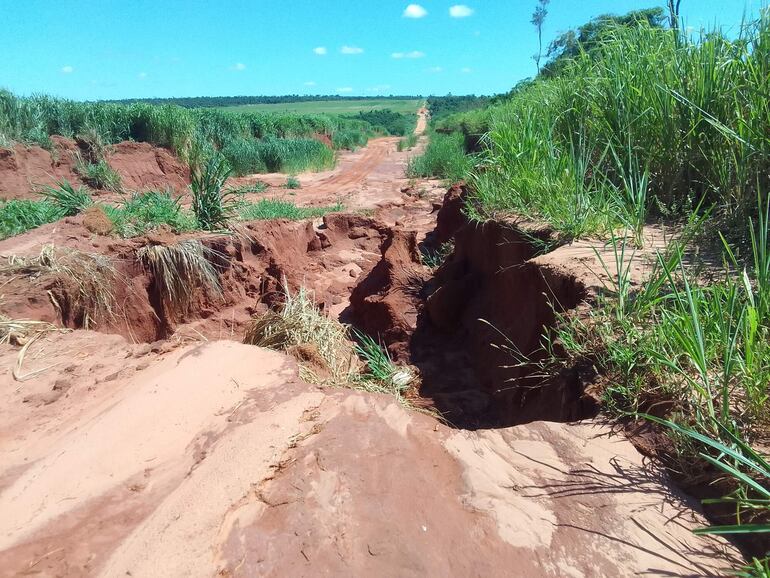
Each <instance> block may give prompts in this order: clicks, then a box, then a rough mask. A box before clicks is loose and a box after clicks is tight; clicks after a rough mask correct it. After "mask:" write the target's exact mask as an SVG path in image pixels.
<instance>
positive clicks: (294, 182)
mask: <svg viewBox="0 0 770 578" xmlns="http://www.w3.org/2000/svg"><path fill="white" fill-rule="evenodd" d="M284 188H286V189H300V188H302V183H300V182H299V179H298V178H297V177H289V178H287V179H286V184H285V185H284Z"/></svg>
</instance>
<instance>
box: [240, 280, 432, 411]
mask: <svg viewBox="0 0 770 578" xmlns="http://www.w3.org/2000/svg"><path fill="white" fill-rule="evenodd" d="M284 293H285V295H286V301H285V303H284V304H283V306H282V307H281V308H280V309H279V310H278V311H268V312H267V313H264V314H262V315H259V316H257V317H255V318H254V319H253V320H252V321H251V323H250V324H249V326H248V327H247V328H246V334H245V337H244V339H243V342H244V343H248V344H250V345H256V346H258V347H266V348H268V349H276V350H278V351H284V352H286V353H288V354H290V355H292V356H294V357H295V358H296V359H297V360H298V361H299V364H300V377H301V378H302V379H304V380H305V381H308V382H310V383H320V384H323V385H334V386H340V387H348V388H351V389H356V390H359V391H366V392H369V393H383V394H388V395H392V396H394V397H395V398H396V399H397V400H398V401H399V402H400V403H402V404H404V405H406V406H408V407H411V408H412V409H417V408H415V407H414V406H413V405H412V404H411V403H410V401H409V400H408V399H407V398H406V397H405V394H406V392H407V390H408V389H409V388H410V387H411V386H412V385H413V384H414V382H415V380H416V376H415V375H414V373H413V372H412V370H411V369H410V368H409V367H404V366H401V365H398V364H396V363H394V362H393V361H392V360H391V358H390V356H389V355H388V353H387V351H386V350H385V349H384V348H382V346H381V345H380V344H379V343H377V342H376V341H374V340H373V339H372V338H370V337H367V336H364V335H363V334H360V333H358V332H355V333H356V336H355V337H356V340H357V341H358V342H359V343H357V344H356V343H355V342H354V339H353V336H352V335H351V332H350V329H349V328H348V327H347V326H345V325H343V324H342V323H340V322H339V321H337V320H336V319H333V318H330V317H327V316H326V315H324V314H323V312H321V310H320V309H319V308H318V307H317V306H316V305H315V303H314V301H313V299H312V293H311V292H309V291H307V290H306V289H304V288H300V289H299V290H298V291H297V292H296V293H294V294H292V292H291V291H290V290H289V288H288V286H287V285H286V282H285V280H284ZM317 357H320V358H321V360H322V362H321V363H319V360H318V359H317ZM319 369H320V370H321V371H319Z"/></svg>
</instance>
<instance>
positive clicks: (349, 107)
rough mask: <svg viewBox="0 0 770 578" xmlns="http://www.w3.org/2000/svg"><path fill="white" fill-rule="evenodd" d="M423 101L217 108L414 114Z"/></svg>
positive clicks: (238, 110)
mask: <svg viewBox="0 0 770 578" xmlns="http://www.w3.org/2000/svg"><path fill="white" fill-rule="evenodd" d="M424 102H425V101H424V100H387V99H369V100H352V99H346V100H325V101H307V102H287V103H281V104H244V105H239V106H222V107H217V108H218V109H219V110H226V111H230V112H295V113H299V114H321V113H325V114H358V113H359V112H367V111H370V110H384V109H390V110H392V111H394V112H401V113H404V114H416V113H417V110H418V109H419V108H420V106H422V104H423V103H424Z"/></svg>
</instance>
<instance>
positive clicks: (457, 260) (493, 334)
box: [351, 186, 597, 428]
mask: <svg viewBox="0 0 770 578" xmlns="http://www.w3.org/2000/svg"><path fill="white" fill-rule="evenodd" d="M462 194H463V189H462V188H461V187H459V186H456V187H453V188H452V189H450V191H449V192H448V193H447V195H446V198H445V200H444V203H443V205H442V208H441V210H440V211H439V214H438V218H437V227H436V229H435V230H434V231H433V232H432V233H431V234H430V235H428V237H427V238H426V240H425V241H424V243H423V245H424V246H425V247H426V248H427V250H431V249H433V250H435V249H437V248H438V247H440V246H441V245H442V244H444V243H447V242H453V243H454V250H453V251H452V252H451V253H450V254H449V256H448V257H447V258H446V260H445V261H444V263H443V264H442V265H441V266H440V267H439V268H438V269H437V271H436V272H435V275H433V276H432V278H431V277H429V276H427V275H426V274H425V271H424V269H421V267H420V261H419V253H418V246H417V238H416V236H415V235H414V233H412V232H408V231H395V232H392V233H391V234H390V236H389V237H388V238H387V239H386V241H385V242H384V243H383V258H382V260H381V261H380V263H379V264H378V265H377V266H376V267H375V268H374V269H373V270H372V272H371V273H370V274H369V276H368V277H367V278H366V279H364V281H363V282H362V283H360V284H359V285H358V286H357V287H356V288H355V290H354V291H353V295H352V297H351V304H352V308H353V312H352V313H353V314H352V319H353V320H354V322H355V323H356V324H357V325H358V326H360V327H362V328H363V329H364V330H366V331H368V332H369V333H372V334H376V335H380V336H381V337H382V338H383V339H384V340H385V342H386V343H387V344H388V345H389V348H390V351H391V352H392V353H393V354H394V355H395V356H397V357H399V358H401V359H405V360H408V361H410V362H411V363H413V364H414V365H415V366H417V367H418V368H419V370H420V373H421V377H422V386H421V389H420V394H421V396H422V397H424V398H428V399H430V400H431V401H432V403H433V404H434V405H435V407H436V408H437V409H438V410H439V411H440V412H441V413H442V415H443V416H444V417H445V418H446V419H447V420H448V421H449V422H450V423H452V424H454V425H456V426H459V427H464V428H477V427H501V426H502V427H505V426H509V425H515V424H520V423H526V422H530V421H535V420H550V421H575V420H578V419H582V418H585V417H588V416H590V415H594V414H595V413H596V411H597V404H596V400H595V399H594V398H592V397H591V396H589V395H587V394H586V393H585V386H586V381H587V380H586V378H587V377H590V376H585V375H583V372H582V371H581V368H570V369H568V370H564V371H561V372H560V373H558V374H557V375H555V376H549V377H547V378H546V377H544V376H543V375H542V368H541V367H540V365H539V362H540V361H541V360H543V359H544V358H545V356H546V350H545V349H544V346H545V344H546V338H547V337H548V335H549V332H550V329H551V328H552V327H553V325H554V322H555V318H556V315H558V314H559V313H561V312H564V311H567V310H570V309H572V308H574V307H576V306H577V305H578V304H579V303H581V302H582V301H583V300H584V299H585V298H586V296H587V294H588V289H587V288H586V286H585V285H584V284H583V283H582V282H581V280H579V279H577V278H575V277H574V276H572V275H570V274H569V273H567V272H565V271H563V270H562V269H561V268H559V267H558V263H557V262H556V261H555V260H553V259H550V258H548V256H546V257H542V258H539V259H538V258H536V257H537V255H538V251H537V248H538V246H541V245H542V244H543V243H545V242H546V241H547V240H548V236H549V232H548V231H546V230H534V231H527V230H525V229H522V228H520V227H517V226H514V225H511V224H509V223H504V222H496V221H488V222H486V223H483V224H477V223H471V222H469V221H468V220H467V219H465V217H464V216H463V214H462V202H463V200H462ZM538 241H540V243H539V242H538Z"/></svg>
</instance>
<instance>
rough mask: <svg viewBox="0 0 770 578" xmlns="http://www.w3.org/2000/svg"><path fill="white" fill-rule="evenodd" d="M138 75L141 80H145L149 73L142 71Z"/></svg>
mask: <svg viewBox="0 0 770 578" xmlns="http://www.w3.org/2000/svg"><path fill="white" fill-rule="evenodd" d="M136 77H137V78H138V79H139V80H144V79H145V78H147V73H146V72H140V73H139V74H137V75H136Z"/></svg>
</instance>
